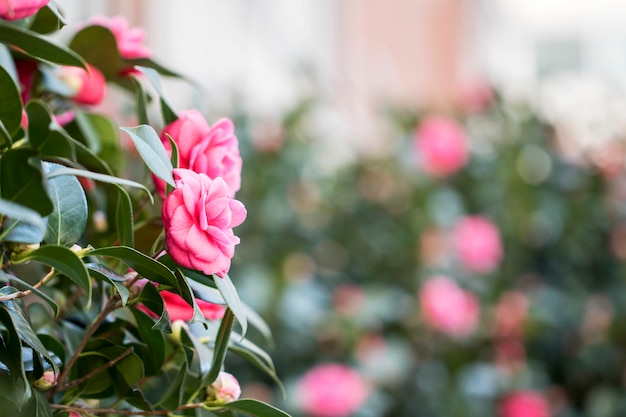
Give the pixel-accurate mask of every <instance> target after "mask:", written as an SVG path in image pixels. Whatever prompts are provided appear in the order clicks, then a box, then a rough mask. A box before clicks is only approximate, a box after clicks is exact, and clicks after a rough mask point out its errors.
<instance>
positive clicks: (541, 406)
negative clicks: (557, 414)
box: [498, 390, 550, 417]
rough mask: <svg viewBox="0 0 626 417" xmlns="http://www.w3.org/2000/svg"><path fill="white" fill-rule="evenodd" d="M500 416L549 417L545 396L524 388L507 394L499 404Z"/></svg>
mask: <svg viewBox="0 0 626 417" xmlns="http://www.w3.org/2000/svg"><path fill="white" fill-rule="evenodd" d="M498 415H499V416H500V417H550V407H549V406H548V402H547V401H546V399H545V397H544V396H543V395H542V394H541V393H539V392H536V391H530V390H524V391H516V392H513V393H511V394H509V395H508V396H507V397H506V398H505V399H504V401H502V403H501V404H500V407H499V414H498Z"/></svg>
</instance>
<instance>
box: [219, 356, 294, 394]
mask: <svg viewBox="0 0 626 417" xmlns="http://www.w3.org/2000/svg"><path fill="white" fill-rule="evenodd" d="M229 349H230V351H231V352H233V353H235V354H237V355H239V356H241V357H242V358H244V359H246V360H247V361H248V362H250V363H251V364H252V365H254V366H256V367H257V368H259V369H260V370H261V371H263V372H264V373H265V374H266V375H267V376H269V377H270V378H272V380H273V381H274V382H275V383H276V385H277V386H278V388H279V389H280V391H281V392H282V394H283V397H284V396H285V388H284V386H283V383H282V381H281V380H280V378H278V375H276V370H275V369H273V364H272V366H269V365H268V363H267V362H266V361H264V360H261V358H259V356H258V355H256V354H255V353H254V352H252V351H251V350H249V349H245V348H243V347H241V346H239V345H231V346H230V348H229Z"/></svg>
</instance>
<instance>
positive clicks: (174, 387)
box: [156, 355, 189, 410]
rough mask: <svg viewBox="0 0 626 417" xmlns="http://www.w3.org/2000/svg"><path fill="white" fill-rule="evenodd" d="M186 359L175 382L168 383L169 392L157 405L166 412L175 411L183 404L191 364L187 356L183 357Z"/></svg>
mask: <svg viewBox="0 0 626 417" xmlns="http://www.w3.org/2000/svg"><path fill="white" fill-rule="evenodd" d="M182 356H183V358H184V359H185V360H184V361H183V362H182V364H181V365H180V368H179V369H178V372H177V373H176V377H175V378H174V380H173V381H171V382H170V381H167V385H165V386H167V387H168V388H167V391H166V392H165V393H164V394H163V396H162V397H161V398H162V399H161V401H159V402H158V403H157V404H156V405H158V406H160V407H163V408H164V409H166V410H175V409H177V408H178V407H179V406H180V405H181V404H182V403H183V396H184V394H185V387H186V386H187V377H188V374H189V362H188V360H187V356H186V355H182Z"/></svg>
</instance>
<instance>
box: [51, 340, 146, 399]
mask: <svg viewBox="0 0 626 417" xmlns="http://www.w3.org/2000/svg"><path fill="white" fill-rule="evenodd" d="M133 350H134V349H133V348H132V347H129V348H128V349H126V350H125V351H124V352H122V354H121V355H120V356H118V357H117V358H114V359H111V360H110V361H108V362H107V363H105V364H103V365H101V366H99V367H97V368H96V369H94V370H93V371H91V372H89V373H88V374H87V375H84V376H82V377H80V378H78V379H75V380H73V381H70V382H68V383H67V384H61V386H60V387H59V388H58V389H57V390H58V391H66V390H68V389H72V388H74V387H75V386H77V385H80V384H82V383H83V382H85V381H87V380H88V379H90V378H92V377H94V376H95V375H98V374H99V373H100V372H103V371H106V370H107V369H109V368H112V367H113V366H115V364H116V363H118V362H119V361H121V360H122V359H124V358H125V357H127V356H128V355H130V354H131V353H133Z"/></svg>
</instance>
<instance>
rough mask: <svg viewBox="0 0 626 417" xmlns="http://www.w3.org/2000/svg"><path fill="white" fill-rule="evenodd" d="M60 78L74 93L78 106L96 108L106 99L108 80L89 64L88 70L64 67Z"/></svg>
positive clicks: (73, 97) (73, 98)
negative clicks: (83, 105) (84, 105)
mask: <svg viewBox="0 0 626 417" xmlns="http://www.w3.org/2000/svg"><path fill="white" fill-rule="evenodd" d="M59 77H60V78H61V80H63V81H64V82H65V83H66V84H67V85H68V87H70V89H71V90H72V91H73V92H74V94H73V95H72V97H71V98H72V100H74V101H75V102H76V103H78V104H86V105H89V106H94V105H96V104H99V103H100V102H101V101H102V99H103V98H104V95H105V92H106V80H105V78H104V75H102V73H101V72H100V71H99V70H98V69H97V68H96V67H94V66H92V65H89V64H87V70H84V69H83V68H79V67H69V66H68V67H62V68H61V72H60V75H59Z"/></svg>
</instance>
